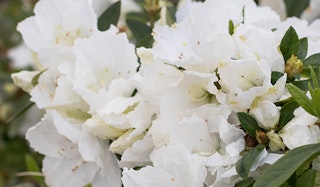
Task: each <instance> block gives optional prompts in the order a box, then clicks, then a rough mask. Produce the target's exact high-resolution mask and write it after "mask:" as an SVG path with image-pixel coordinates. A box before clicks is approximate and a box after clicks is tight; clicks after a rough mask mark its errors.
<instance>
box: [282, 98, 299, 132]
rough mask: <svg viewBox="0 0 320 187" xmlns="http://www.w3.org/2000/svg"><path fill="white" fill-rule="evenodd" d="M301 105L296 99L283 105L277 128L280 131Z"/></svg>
mask: <svg viewBox="0 0 320 187" xmlns="http://www.w3.org/2000/svg"><path fill="white" fill-rule="evenodd" d="M298 107H299V105H298V103H297V102H295V101H291V102H288V103H286V104H285V105H283V107H282V108H281V110H280V118H279V124H278V127H277V130H278V131H280V130H281V129H282V128H283V127H284V126H285V125H286V124H287V123H288V122H289V121H290V120H291V119H292V118H294V115H293V112H294V110H295V109H296V108H298Z"/></svg>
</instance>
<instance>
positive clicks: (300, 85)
mask: <svg viewBox="0 0 320 187" xmlns="http://www.w3.org/2000/svg"><path fill="white" fill-rule="evenodd" d="M309 82H310V80H298V81H293V82H291V83H292V84H293V85H295V86H296V87H298V88H299V89H300V90H303V91H308V84H309Z"/></svg>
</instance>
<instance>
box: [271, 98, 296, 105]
mask: <svg viewBox="0 0 320 187" xmlns="http://www.w3.org/2000/svg"><path fill="white" fill-rule="evenodd" d="M291 101H294V99H293V98H292V97H289V98H287V99H284V100H281V101H278V102H276V103H274V104H275V105H276V106H281V107H282V106H283V105H285V104H286V103H288V102H291Z"/></svg>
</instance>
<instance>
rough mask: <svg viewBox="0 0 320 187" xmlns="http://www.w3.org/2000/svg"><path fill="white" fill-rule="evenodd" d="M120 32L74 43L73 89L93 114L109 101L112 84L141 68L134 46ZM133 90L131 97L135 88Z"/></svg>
mask: <svg viewBox="0 0 320 187" xmlns="http://www.w3.org/2000/svg"><path fill="white" fill-rule="evenodd" d="M117 32H118V30H117V29H116V28H115V27H112V28H111V29H109V30H108V31H105V32H97V33H96V34H95V35H93V36H92V37H90V38H87V39H82V40H78V41H77V42H76V43H75V47H74V53H75V56H76V62H75V73H74V76H75V78H74V80H73V85H74V89H75V91H76V92H77V93H78V94H79V95H81V97H82V98H83V99H84V100H85V101H86V102H87V103H88V104H89V105H90V112H91V113H94V112H95V110H96V109H97V108H99V107H101V106H103V104H105V103H106V102H107V101H108V98H109V97H108V90H109V85H110V84H111V82H112V81H113V80H115V79H117V78H129V77H131V76H133V75H134V74H135V72H136V68H137V67H138V63H137V57H136V55H135V51H134V46H133V45H131V44H129V42H128V39H127V38H126V35H125V34H123V33H122V34H119V33H117ZM130 89H132V90H131V93H132V92H133V90H134V88H132V87H131V88H129V90H130ZM131 93H130V94H131ZM130 94H129V96H130Z"/></svg>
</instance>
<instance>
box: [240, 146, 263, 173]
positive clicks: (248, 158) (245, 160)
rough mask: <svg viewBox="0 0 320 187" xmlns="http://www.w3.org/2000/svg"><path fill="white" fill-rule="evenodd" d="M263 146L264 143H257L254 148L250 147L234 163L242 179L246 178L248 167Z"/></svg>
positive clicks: (249, 167)
mask: <svg viewBox="0 0 320 187" xmlns="http://www.w3.org/2000/svg"><path fill="white" fill-rule="evenodd" d="M264 148H265V146H264V145H262V144H259V145H257V146H256V147H255V148H253V149H251V150H250V151H249V152H248V153H247V154H246V155H244V156H243V157H242V158H241V159H240V160H239V161H238V162H237V164H236V170H237V173H238V175H239V176H240V177H242V178H243V179H247V178H248V174H249V172H250V169H251V167H252V165H253V164H254V162H255V161H256V159H257V158H258V156H259V155H260V153H261V152H262V151H263V149H264Z"/></svg>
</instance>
